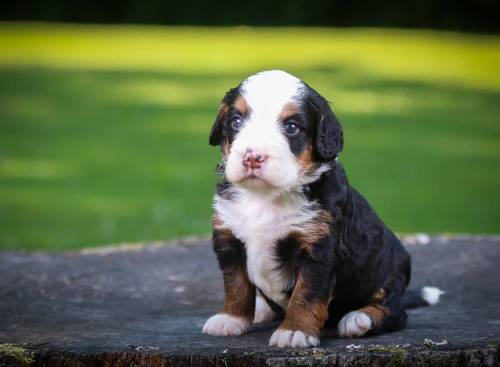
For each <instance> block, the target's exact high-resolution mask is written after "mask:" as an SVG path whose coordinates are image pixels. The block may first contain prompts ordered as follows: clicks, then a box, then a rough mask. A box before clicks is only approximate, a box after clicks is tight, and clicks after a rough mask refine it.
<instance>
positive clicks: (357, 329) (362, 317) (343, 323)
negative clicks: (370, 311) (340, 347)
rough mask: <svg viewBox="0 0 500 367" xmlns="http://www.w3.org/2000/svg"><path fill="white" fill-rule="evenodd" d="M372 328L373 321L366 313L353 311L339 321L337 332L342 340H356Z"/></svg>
mask: <svg viewBox="0 0 500 367" xmlns="http://www.w3.org/2000/svg"><path fill="white" fill-rule="evenodd" d="M371 328H372V319H371V318H370V316H368V315H367V314H366V313H364V312H360V311H351V312H349V313H348V314H346V315H345V316H344V317H342V319H341V320H340V321H339V324H338V325H337V332H338V334H339V336H340V337H342V338H355V337H357V336H361V335H364V334H366V332H367V331H368V330H370V329H371Z"/></svg>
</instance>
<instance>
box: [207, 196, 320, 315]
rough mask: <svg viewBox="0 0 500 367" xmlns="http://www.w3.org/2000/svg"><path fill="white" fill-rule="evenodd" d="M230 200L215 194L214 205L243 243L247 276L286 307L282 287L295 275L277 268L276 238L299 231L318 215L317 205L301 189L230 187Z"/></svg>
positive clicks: (228, 226) (219, 216)
mask: <svg viewBox="0 0 500 367" xmlns="http://www.w3.org/2000/svg"><path fill="white" fill-rule="evenodd" d="M230 190H231V195H230V196H231V199H226V198H223V197H221V196H218V195H216V196H215V200H214V208H215V211H216V212H217V216H218V218H219V220H220V221H221V222H222V225H223V226H224V227H226V228H228V229H230V230H231V231H232V232H233V234H234V235H235V236H236V237H237V238H238V239H239V240H241V241H242V242H243V243H244V244H245V249H246V255H247V271H248V277H249V279H250V281H251V282H252V283H254V284H255V285H256V286H257V287H258V288H259V289H260V290H261V291H262V292H264V294H265V295H266V296H267V297H269V298H270V299H272V300H273V301H274V302H276V303H277V304H279V305H280V306H281V307H283V308H284V309H285V310H286V308H287V304H288V298H287V295H286V293H285V292H284V290H285V289H286V288H287V286H288V285H289V284H290V282H291V281H292V280H293V277H294V274H289V273H287V272H285V271H283V270H282V269H280V267H279V264H278V263H277V261H276V254H275V251H276V250H275V245H276V241H277V240H279V239H281V238H284V237H286V235H287V234H288V233H290V232H292V231H302V230H303V229H304V227H306V226H307V225H308V224H309V223H310V222H311V221H312V220H313V219H314V218H315V216H316V215H317V205H316V204H315V203H311V202H309V201H308V200H307V199H306V198H305V196H304V195H303V194H302V193H300V192H287V193H286V194H281V195H276V194H271V193H262V192H253V191H248V190H246V189H242V188H231V189H230Z"/></svg>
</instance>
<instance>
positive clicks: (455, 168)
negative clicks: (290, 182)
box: [0, 23, 500, 249]
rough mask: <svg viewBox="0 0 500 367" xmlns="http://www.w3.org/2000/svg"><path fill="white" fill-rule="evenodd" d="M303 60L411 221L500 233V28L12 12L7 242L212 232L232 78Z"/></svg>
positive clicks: (58, 245)
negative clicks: (265, 25)
mask: <svg viewBox="0 0 500 367" xmlns="http://www.w3.org/2000/svg"><path fill="white" fill-rule="evenodd" d="M269 68H280V69H286V70H288V71H291V72H293V73H295V74H297V75H299V76H300V77H302V78H303V79H305V80H306V81H307V82H308V83H309V84H310V85H312V86H314V87H316V89H318V90H319V91H320V92H321V93H322V94H323V95H325V96H326V97H327V98H328V99H330V100H331V101H332V102H333V106H334V108H335V110H336V111H337V114H338V116H339V117H340V119H341V121H342V123H343V126H344V128H345V138H346V143H345V151H344V152H343V154H342V160H343V162H344V163H345V166H346V169H347V172H348V175H349V177H350V180H351V183H352V184H353V185H354V186H355V187H356V188H358V189H359V190H360V191H361V192H362V193H363V194H364V195H365V196H366V197H367V198H368V199H369V201H370V202H371V203H372V205H373V206H374V207H375V209H376V210H377V212H378V213H379V214H380V216H381V217H382V218H383V219H384V220H385V221H386V222H387V223H388V224H389V225H390V227H391V228H393V229H394V230H396V231H399V232H415V231H424V232H431V233H435V232H470V233H498V232H500V207H499V204H500V190H499V187H500V37H498V36H479V35H463V34H455V33H444V32H442V33H440V32H430V31H399V30H378V29H355V30H338V29H296V28H285V29H253V28H252V29H249V28H182V27H181V28H161V27H138V26H137V27H132V26H126V27H125V26H122V27H104V26H76V25H55V24H23V23H3V24H2V23H0V249H74V248H81V247H86V246H94V245H102V244H107V243H118V242H130V241H148V240H157V239H169V238H174V237H178V236H184V235H192V234H208V233H209V231H210V215H211V208H210V206H211V196H212V192H213V184H214V182H215V181H216V178H215V177H214V174H213V170H214V167H215V164H216V163H217V160H218V156H219V153H218V150H217V149H215V148H212V147H209V146H208V132H209V130H210V127H211V124H212V122H213V119H214V117H215V114H216V110H217V106H218V104H219V101H220V99H221V97H222V95H223V94H224V92H225V91H226V90H227V89H228V88H229V87H231V86H234V85H236V84H237V83H238V82H239V81H240V80H241V79H243V78H244V77H246V76H247V75H249V74H251V73H253V72H255V71H257V70H262V69H269Z"/></svg>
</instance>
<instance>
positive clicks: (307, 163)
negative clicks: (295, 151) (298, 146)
mask: <svg viewBox="0 0 500 367" xmlns="http://www.w3.org/2000/svg"><path fill="white" fill-rule="evenodd" d="M297 161H298V162H299V164H300V166H301V167H302V173H307V172H309V171H312V169H313V168H314V166H315V163H314V161H313V147H312V144H309V145H308V146H307V148H306V149H304V151H303V152H302V153H300V155H299V156H298V157H297Z"/></svg>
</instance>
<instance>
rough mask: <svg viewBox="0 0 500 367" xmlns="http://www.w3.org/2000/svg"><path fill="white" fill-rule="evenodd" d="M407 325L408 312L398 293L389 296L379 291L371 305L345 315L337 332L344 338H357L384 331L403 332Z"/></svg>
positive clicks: (383, 291)
mask: <svg viewBox="0 0 500 367" xmlns="http://www.w3.org/2000/svg"><path fill="white" fill-rule="evenodd" d="M405 324H406V312H405V311H404V309H403V306H402V303H401V295H400V294H398V293H390V294H387V293H386V291H385V290H384V289H382V288H381V289H379V290H378V291H377V292H375V294H374V295H373V297H372V299H371V300H370V303H369V304H368V305H367V306H365V307H363V308H360V309H359V310H356V311H351V312H349V313H347V314H346V315H344V317H342V319H341V320H340V321H339V323H338V326H337V332H338V335H339V336H340V337H343V338H355V337H360V336H363V335H365V334H366V333H368V332H369V333H370V334H378V333H381V332H383V331H395V330H401V329H402V328H404V326H405Z"/></svg>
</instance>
